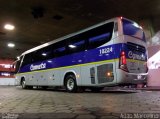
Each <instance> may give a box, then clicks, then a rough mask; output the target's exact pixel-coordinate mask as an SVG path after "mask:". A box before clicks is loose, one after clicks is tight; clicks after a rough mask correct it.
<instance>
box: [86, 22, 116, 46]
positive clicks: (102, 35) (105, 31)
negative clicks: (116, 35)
mask: <svg viewBox="0 0 160 119" xmlns="http://www.w3.org/2000/svg"><path fill="white" fill-rule="evenodd" d="M113 27H114V23H113V22H110V23H107V24H105V25H102V26H99V27H97V28H94V29H92V30H89V31H88V32H87V33H86V34H87V35H88V38H87V40H88V43H89V44H88V49H92V48H96V47H99V46H101V45H103V44H105V43H107V42H109V41H110V40H111V37H112V33H113Z"/></svg>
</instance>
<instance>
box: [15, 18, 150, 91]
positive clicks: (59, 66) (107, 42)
mask: <svg viewBox="0 0 160 119" xmlns="http://www.w3.org/2000/svg"><path fill="white" fill-rule="evenodd" d="M146 62H147V51H146V39H145V35H144V32H143V29H142V28H141V27H140V26H139V25H138V24H137V23H135V22H134V21H131V20H129V19H126V18H122V17H117V18H113V19H110V20H107V21H104V22H102V23H99V24H96V25H93V26H91V27H88V28H86V29H84V30H81V31H79V32H76V33H72V34H69V35H67V36H64V37H62V38H58V39H56V40H53V41H51V42H48V43H45V44H43V45H40V46H38V47H35V48H33V49H30V50H28V51H26V52H24V53H22V54H21V56H20V59H19V60H18V61H17V63H16V72H17V74H16V85H21V86H22V88H23V89H25V88H32V87H33V86H41V87H44V88H46V87H48V86H55V87H56V86H57V87H59V86H64V87H65V88H66V90H67V91H68V92H76V91H77V90H78V89H79V88H80V87H81V88H82V87H83V88H85V87H89V88H90V89H91V90H100V89H102V88H103V87H105V86H115V85H132V84H134V85H136V84H139V83H140V84H145V83H146V80H147V72H148V68H147V65H146Z"/></svg>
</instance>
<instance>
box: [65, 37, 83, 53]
mask: <svg viewBox="0 0 160 119" xmlns="http://www.w3.org/2000/svg"><path fill="white" fill-rule="evenodd" d="M68 49H69V54H72V53H76V52H80V51H84V50H85V40H84V39H83V38H81V37H79V36H75V37H72V38H70V39H69V42H68Z"/></svg>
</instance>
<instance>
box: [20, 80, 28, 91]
mask: <svg viewBox="0 0 160 119" xmlns="http://www.w3.org/2000/svg"><path fill="white" fill-rule="evenodd" d="M21 85H22V89H26V88H27V86H26V81H25V79H22V83H21Z"/></svg>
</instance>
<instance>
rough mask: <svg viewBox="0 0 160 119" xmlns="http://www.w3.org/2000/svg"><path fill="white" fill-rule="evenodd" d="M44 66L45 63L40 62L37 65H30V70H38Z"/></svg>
mask: <svg viewBox="0 0 160 119" xmlns="http://www.w3.org/2000/svg"><path fill="white" fill-rule="evenodd" d="M45 68H46V63H41V64H39V65H33V64H32V65H31V66H30V70H31V71H33V70H39V69H45Z"/></svg>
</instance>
